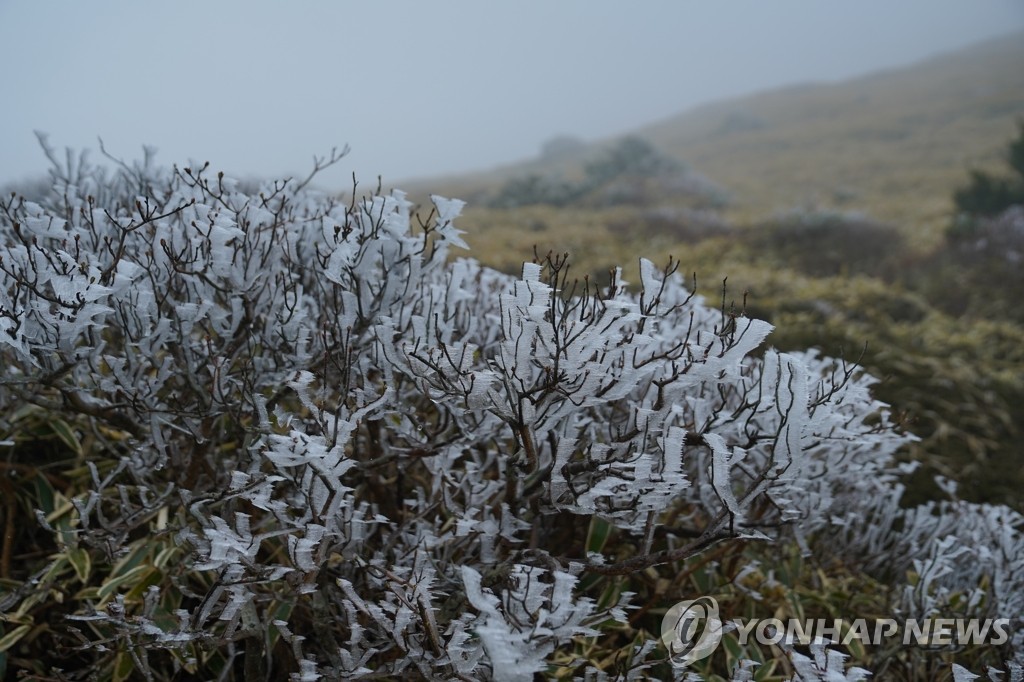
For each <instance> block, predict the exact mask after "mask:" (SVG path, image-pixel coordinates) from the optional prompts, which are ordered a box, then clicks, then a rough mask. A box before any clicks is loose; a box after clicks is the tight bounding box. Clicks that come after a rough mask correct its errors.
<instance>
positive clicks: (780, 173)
mask: <svg viewBox="0 0 1024 682" xmlns="http://www.w3.org/2000/svg"><path fill="white" fill-rule="evenodd" d="M1021 116H1024V33H1017V34H1013V35H1009V36H1006V37H1004V38H1001V39H997V40H994V41H989V42H986V43H984V44H981V45H977V46H974V47H972V48H969V49H966V50H963V51H959V52H955V53H951V54H947V55H943V56H939V57H936V58H933V59H930V60H927V61H925V62H922V63H919V64H916V65H912V66H908V67H905V68H899V69H893V70H888V71H884V72H879V73H874V74H870V75H867V76H864V77H861V78H857V79H853V80H849V81H844V82H840V83H835V84H811V85H800V86H794V87H789V88H783V89H779V90H773V91H769V92H764V93H760V94H754V95H750V96H746V97H741V98H738V99H733V100H728V101H724V102H718V103H714V104H710V105H706V106H703V107H699V108H697V109H694V110H691V111H687V112H684V113H682V114H680V115H678V116H676V117H673V118H670V119H668V120H665V121H662V122H659V123H655V124H652V125H649V126H646V127H644V128H641V129H639V130H636V131H623V133H624V134H626V133H627V132H631V133H633V134H638V135H641V136H643V137H645V138H647V139H648V140H650V141H652V142H654V143H655V145H656V146H657V147H658V149H659V150H660V151H661V152H662V153H665V154H667V155H670V156H672V157H674V158H676V159H678V160H680V161H683V162H684V163H686V164H688V165H689V166H690V167H692V168H693V169H694V170H696V171H697V172H699V173H701V174H702V175H704V176H707V177H709V178H710V179H711V180H713V181H714V182H716V183H718V184H719V185H721V186H724V187H725V188H726V189H727V190H728V191H729V193H730V196H731V197H732V208H731V209H730V211H729V215H730V217H732V218H737V219H742V220H748V219H751V218H758V217H764V216H765V215H767V214H770V213H773V212H776V211H779V210H788V209H791V208H794V207H816V208H831V207H835V208H842V209H851V210H865V211H867V212H868V213H870V214H871V215H873V216H874V217H876V218H878V219H880V220H883V221H886V222H892V223H896V224H900V225H903V226H906V227H911V226H917V227H928V228H936V227H939V228H941V226H942V225H944V224H945V223H946V222H947V221H948V218H949V211H950V204H949V196H950V193H951V191H952V190H953V188H955V187H956V186H957V185H958V184H959V183H962V182H963V178H964V176H965V171H966V169H968V168H971V167H983V168H988V167H993V166H995V165H996V164H997V163H998V160H999V155H1000V153H1001V151H1000V150H1001V149H1002V148H1003V147H1004V146H1005V143H1006V140H1007V139H1008V138H1009V137H1011V136H1012V134H1013V132H1014V121H1015V120H1016V119H1017V118H1019V117H1021ZM561 141H562V142H566V141H568V142H571V141H572V140H571V138H567V139H566V138H563V139H562V140H561ZM552 142H554V143H555V144H554V145H548V147H549V148H548V149H547V150H546V152H547V153H545V154H542V155H540V156H538V157H537V158H535V159H532V160H530V161H526V162H523V163H521V164H515V165H511V166H506V167H502V168H498V169H494V170H492V171H490V172H486V173H475V174H473V175H472V176H462V177H450V178H442V179H435V180H433V181H431V182H430V183H429V184H430V187H431V189H432V191H442V192H445V191H447V192H449V194H454V195H458V196H462V197H464V198H466V199H469V200H470V201H471V202H472V201H473V200H474V199H477V198H479V197H483V196H486V195H487V193H488V192H493V191H494V190H495V188H496V187H498V186H500V185H501V184H502V183H504V182H506V181H508V180H509V179H511V178H515V177H522V176H526V175H530V174H537V175H542V176H550V177H572V176H573V175H574V173H577V172H578V171H579V168H580V167H581V166H582V164H583V163H584V162H585V161H586V160H587V159H592V158H594V157H595V156H597V155H598V154H599V153H600V150H601V149H603V148H604V147H605V146H606V143H603V142H599V143H594V144H588V145H581V146H577V147H576V148H573V147H572V145H571V144H570V145H558V144H557V143H558V142H559V140H558V139H554V140H552ZM552 146H553V147H555V149H554V150H552V149H551V147H552ZM552 151H554V152H555V153H552ZM928 233H929V234H931V235H934V234H936V230H935V229H929V230H928Z"/></svg>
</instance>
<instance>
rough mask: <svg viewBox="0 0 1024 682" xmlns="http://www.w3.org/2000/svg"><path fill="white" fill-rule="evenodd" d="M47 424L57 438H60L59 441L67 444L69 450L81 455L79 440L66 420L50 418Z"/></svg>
mask: <svg viewBox="0 0 1024 682" xmlns="http://www.w3.org/2000/svg"><path fill="white" fill-rule="evenodd" d="M48 424H49V427H50V428H51V429H52V430H53V432H54V433H55V434H56V435H57V438H60V441H61V442H62V443H64V445H66V446H68V449H69V450H71V452H73V453H75V455H77V456H78V457H81V456H82V443H81V442H79V440H78V436H77V435H75V432H74V430H73V429H72V428H71V427H70V426H68V423H67V422H66V421H64V420H63V419H51V420H50V421H49V422H48Z"/></svg>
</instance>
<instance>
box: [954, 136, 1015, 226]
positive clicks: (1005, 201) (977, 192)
mask: <svg viewBox="0 0 1024 682" xmlns="http://www.w3.org/2000/svg"><path fill="white" fill-rule="evenodd" d="M1018 127H1019V131H1018V134H1017V138H1016V139H1014V140H1012V141H1011V142H1010V143H1009V145H1008V146H1007V150H1006V162H1007V165H1008V166H1009V167H1010V171H1011V174H1010V176H1009V177H998V176H995V175H992V174H990V173H986V172H983V171H977V170H975V171H971V174H970V182H969V183H968V184H967V186H965V187H961V188H960V189H958V190H956V191H955V192H954V193H953V204H954V206H955V207H956V211H957V220H956V222H955V223H954V225H953V227H952V229H951V231H950V235H951V236H952V237H953V238H955V239H956V238H962V237H967V238H970V237H971V236H972V234H971V233H972V218H975V217H981V218H991V217H994V216H996V215H998V214H1000V213H1002V212H1003V211H1005V210H1006V209H1008V208H1010V207H1011V206H1014V205H1020V204H1024V120H1021V121H1020V122H1019V124H1018Z"/></svg>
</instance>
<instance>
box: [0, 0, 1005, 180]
mask: <svg viewBox="0 0 1024 682" xmlns="http://www.w3.org/2000/svg"><path fill="white" fill-rule="evenodd" d="M1022 27H1024V3H1021V2H1020V1H1019V0H971V2H964V1H963V0H901V2H898V3H894V2H891V1H888V0H867V1H863V0H862V1H858V2H843V3H839V2H828V3H826V2H820V1H818V0H774V1H773V2H755V1H752V0H748V1H744V2H739V1H738V2H729V3H718V2H710V1H709V2H705V3H700V4H698V3H695V2H669V1H662V2H655V1H650V2H644V3H629V4H627V3H623V2H620V1H617V0H586V1H583V0H577V1H574V2H550V1H542V0H519V1H517V2H514V3H512V2H510V3H503V4H501V5H498V4H496V3H490V2H487V3H484V2H471V1H469V0H463V1H448V2H430V3H427V2H421V1H408V2H377V1H375V2H362V3H355V2H326V1H322V2H304V3H295V4H284V3H277V2H270V1H268V0H259V1H249V2H224V1H221V2H216V3H210V2H174V3H161V4H155V3H137V2H126V1H123V2H113V1H110V2H88V3H84V2H81V3H79V2H63V3H58V2H54V3H36V2H0V63H2V64H3V65H4V69H3V87H2V94H0V102H2V106H0V184H2V183H7V182H10V181H13V180H16V179H20V178H24V177H26V176H32V175H35V174H40V173H42V172H44V170H45V168H46V161H45V158H44V157H43V155H42V153H41V152H40V150H39V147H38V144H37V142H36V139H35V136H34V135H33V130H41V131H45V132H47V133H48V134H49V135H50V140H51V142H52V143H53V144H54V145H56V146H57V147H61V148H62V147H65V146H70V147H74V148H82V147H91V148H95V147H96V144H97V143H96V140H97V137H102V138H103V140H104V143H105V145H106V147H107V148H108V150H110V151H112V152H113V153H114V154H116V155H118V156H121V157H125V158H129V159H130V158H134V157H137V156H139V155H140V154H141V146H142V145H143V144H148V145H153V146H155V147H157V149H158V150H159V153H158V160H159V161H161V162H163V163H166V164H171V163H187V162H191V161H206V160H209V161H211V162H213V164H214V166H215V167H217V168H219V169H225V170H227V171H228V172H230V173H232V174H234V175H237V176H243V177H246V176H276V175H282V174H287V173H299V172H303V171H306V170H308V168H309V167H310V165H311V159H312V157H313V155H314V154H325V153H328V152H329V151H330V149H331V148H332V146H343V145H346V144H347V145H349V146H351V153H350V154H349V156H348V157H347V158H346V159H345V160H344V161H343V162H342V163H340V164H339V165H338V166H337V167H335V168H333V169H332V170H331V171H330V172H329V173H327V174H325V175H324V176H322V177H321V182H322V183H325V184H331V185H335V184H337V185H340V184H344V183H346V182H347V178H349V177H350V176H351V174H352V173H353V172H356V173H357V174H358V175H359V176H360V177H361V178H366V179H372V178H375V177H376V176H378V175H382V176H383V177H384V178H385V180H386V181H387V182H388V184H393V183H395V182H398V181H400V180H402V179H410V178H419V177H429V176H436V175H442V174H449V173H456V172H465V171H472V170H476V169H484V168H487V167H490V166H494V165H498V164H502V163H508V162H512V161H516V160H519V159H524V158H528V157H531V156H533V155H535V154H536V153H537V150H538V149H539V147H540V145H541V144H542V143H543V142H544V141H545V140H546V139H548V138H550V137H552V136H554V135H557V134H572V135H575V136H578V137H581V138H584V139H599V138H602V137H608V136H612V135H615V134H618V133H624V132H627V131H629V130H630V129H632V128H636V127H638V126H641V125H643V124H646V123H650V122H652V121H656V120H658V119H661V118H664V117H667V116H670V115H673V114H677V113H679V112H681V111H684V110H686V109H688V108H691V107H693V106H696V105H699V104H702V103H706V102H709V101H713V100H716V99H721V98H726V97H731V96H737V95H741V94H746V93H749V92H753V91H758V90H764V89H769V88H773V87H776V86H780V85H788V84H794V83H803V82H823V81H826V82H827V81H837V80H841V79H844V78H849V77H852V76H856V75H860V74H864V73H868V72H871V71H875V70H879V69H884V68H891V67H894V66H899V65H905V64H909V63H913V62H915V61H919V60H921V59H924V58H927V57H929V56H932V55H935V54H939V53H942V52H946V51H950V50H954V49H957V48H961V47H964V46H967V45H970V44H972V43H975V42H979V41H982V40H985V39H987V38H991V37H996V36H999V35H1003V34H1006V33H1009V32H1011V31H1015V30H1020V29H1021V28H1022Z"/></svg>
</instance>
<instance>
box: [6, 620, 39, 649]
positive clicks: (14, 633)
mask: <svg viewBox="0 0 1024 682" xmlns="http://www.w3.org/2000/svg"><path fill="white" fill-rule="evenodd" d="M31 629H32V626H31V625H19V626H18V627H16V628H14V629H13V630H11V631H10V632H8V633H7V634H6V635H4V636H3V637H0V653H2V652H4V651H7V650H8V649H10V648H11V647H12V646H14V645H15V644H17V643H18V640H19V639H21V638H22V637H24V636H25V634H26V633H28V631H29V630H31Z"/></svg>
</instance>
